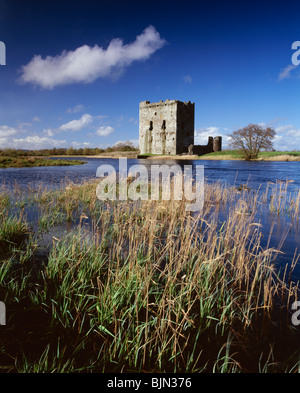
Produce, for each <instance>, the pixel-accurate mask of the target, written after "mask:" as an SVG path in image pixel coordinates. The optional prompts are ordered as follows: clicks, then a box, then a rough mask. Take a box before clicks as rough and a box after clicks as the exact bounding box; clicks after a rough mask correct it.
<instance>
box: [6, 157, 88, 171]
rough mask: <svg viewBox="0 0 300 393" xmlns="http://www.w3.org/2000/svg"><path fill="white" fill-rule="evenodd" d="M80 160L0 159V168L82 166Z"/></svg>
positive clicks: (42, 158) (83, 162) (82, 162)
mask: <svg viewBox="0 0 300 393" xmlns="http://www.w3.org/2000/svg"><path fill="white" fill-rule="evenodd" d="M82 164H85V161H82V160H52V159H51V158H44V157H0V168H25V167H26V168H27V167H37V166H70V165H82Z"/></svg>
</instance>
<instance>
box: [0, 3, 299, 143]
mask: <svg viewBox="0 0 300 393" xmlns="http://www.w3.org/2000/svg"><path fill="white" fill-rule="evenodd" d="M299 20H300V2H299V1H281V2H276V1H263V2H262V1H255V0H254V1H240V2H239V3H237V2H232V1H226V2H225V1H185V2H184V1H182V0H181V1H177V0H173V1H169V0H166V1H164V0H161V1H156V0H152V1H141V0H140V1H130V0H128V1H115V0H110V1H105V2H104V1H95V0H94V1H91V0H85V1H80V0H73V1H66V0H61V1H56V0H52V1H48V0H42V1H41V0H36V1H33V0H19V1H18V0H0V41H2V42H4V43H5V46H6V65H2V66H0V148H5V147H12V148H24V149H42V148H52V147H57V148H58V147H70V146H73V147H76V148H78V147H107V146H112V145H114V144H115V143H117V142H119V141H126V140H131V141H133V142H134V143H135V144H137V143H138V116H139V102H140V101H144V100H149V101H151V102H156V101H160V100H166V99H177V100H181V101H188V100H190V101H192V102H194V103H195V112H196V113H195V135H196V142H197V143H200V144H202V143H203V144H204V143H206V142H207V137H208V136H209V135H212V136H216V135H222V136H223V140H224V146H225V147H226V144H227V140H228V137H227V135H228V134H230V132H232V131H234V130H236V129H238V128H240V127H244V126H246V125H248V124H249V123H258V124H263V125H268V126H272V127H273V128H274V129H275V130H276V132H277V136H276V141H275V148H276V149H278V150H294V149H296V150H300V110H299V103H300V100H299V99H300V65H299V66H295V65H293V64H292V60H291V59H292V55H293V53H294V52H295V50H292V43H293V42H295V41H299V40H300V23H299ZM299 59H300V55H299Z"/></svg>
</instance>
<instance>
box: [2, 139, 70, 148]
mask: <svg viewBox="0 0 300 393" xmlns="http://www.w3.org/2000/svg"><path fill="white" fill-rule="evenodd" d="M66 143H67V141H65V140H57V139H52V138H49V137H40V136H38V135H33V136H27V137H26V138H10V137H6V138H0V145H1V147H2V148H12V149H28V150H39V149H48V148H53V147H65V146H66Z"/></svg>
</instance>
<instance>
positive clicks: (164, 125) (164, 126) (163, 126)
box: [161, 120, 166, 130]
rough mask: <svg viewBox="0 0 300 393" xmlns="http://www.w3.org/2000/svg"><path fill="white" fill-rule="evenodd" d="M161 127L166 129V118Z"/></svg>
mask: <svg viewBox="0 0 300 393" xmlns="http://www.w3.org/2000/svg"><path fill="white" fill-rule="evenodd" d="M161 128H162V129H163V130H165V129H166V121H165V120H163V122H162V126H161Z"/></svg>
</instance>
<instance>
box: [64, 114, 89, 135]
mask: <svg viewBox="0 0 300 393" xmlns="http://www.w3.org/2000/svg"><path fill="white" fill-rule="evenodd" d="M92 121H93V116H91V115H89V114H88V113H86V114H84V115H82V116H81V118H80V119H77V120H71V121H69V122H68V123H65V124H63V125H61V126H60V127H59V131H80V130H82V129H83V128H85V127H86V126H88V125H89V124H90V123H91V122H92Z"/></svg>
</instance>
